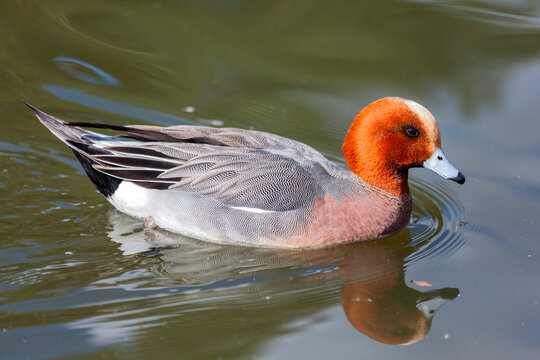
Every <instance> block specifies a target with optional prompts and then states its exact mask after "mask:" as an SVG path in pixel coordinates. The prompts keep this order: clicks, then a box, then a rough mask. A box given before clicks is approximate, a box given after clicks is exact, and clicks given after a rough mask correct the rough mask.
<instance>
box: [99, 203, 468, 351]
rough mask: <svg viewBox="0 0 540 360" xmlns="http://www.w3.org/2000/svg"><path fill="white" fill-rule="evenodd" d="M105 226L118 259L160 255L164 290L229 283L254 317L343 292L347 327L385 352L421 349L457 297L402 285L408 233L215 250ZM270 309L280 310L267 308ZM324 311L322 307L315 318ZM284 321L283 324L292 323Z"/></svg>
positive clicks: (128, 225) (126, 223) (453, 292)
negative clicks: (318, 292)
mask: <svg viewBox="0 0 540 360" xmlns="http://www.w3.org/2000/svg"><path fill="white" fill-rule="evenodd" d="M111 224H112V228H111V230H110V232H109V236H110V238H111V239H112V240H113V241H115V242H118V243H119V244H120V249H121V250H122V251H123V252H124V254H126V255H129V254H131V255H137V256H142V257H144V256H148V255H150V256H151V255H155V254H159V256H160V259H161V261H160V263H159V266H156V267H155V268H153V269H150V271H152V272H154V273H156V274H157V275H159V276H158V277H159V278H161V279H164V278H165V280H163V281H164V284H167V285H169V286H170V285H171V284H176V285H177V286H178V285H181V286H185V285H188V286H196V285H201V284H212V283H215V284H218V283H219V285H218V286H219V288H220V289H223V288H224V287H226V286H227V285H224V284H223V283H224V280H227V281H228V283H230V284H231V285H230V288H228V289H226V291H228V293H229V294H233V295H239V296H236V297H235V296H232V297H231V298H232V299H233V300H231V301H238V302H244V303H242V306H246V304H249V305H248V306H252V307H254V311H257V312H258V313H259V314H258V315H257V316H260V311H261V310H262V309H261V307H265V308H266V309H265V310H267V311H268V313H274V316H275V314H276V313H278V312H279V313H280V314H282V313H286V312H287V311H289V310H290V308H292V307H294V309H297V308H298V306H297V305H298V304H299V303H302V302H303V301H306V299H305V298H302V297H305V296H306V294H310V292H309V291H310V289H317V288H320V287H321V286H326V285H328V284H332V285H335V286H336V287H337V288H338V287H341V289H340V291H341V304H342V307H343V310H344V312H345V314H346V316H347V319H348V320H349V322H350V323H351V324H352V326H353V327H354V328H355V329H357V330H358V331H360V332H362V333H363V334H365V335H366V336H368V337H370V338H371V339H373V340H376V341H378V342H381V343H384V344H394V345H398V344H399V345H407V344H412V343H415V342H418V341H420V340H421V339H423V338H424V337H425V336H426V335H427V333H428V332H429V330H430V328H431V323H432V320H433V317H434V316H435V314H436V312H437V310H438V309H440V307H441V306H442V305H443V304H444V303H446V302H448V301H449V300H452V299H454V298H456V296H458V294H459V291H458V289H455V288H442V289H435V290H430V291H419V290H416V289H414V288H412V287H414V286H416V285H414V284H411V282H410V281H409V282H408V281H406V280H405V265H406V263H407V260H406V259H407V257H409V256H410V255H411V254H413V253H414V252H415V251H416V250H418V247H414V246H407V244H408V243H409V242H410V237H409V234H408V232H407V231H405V232H402V233H400V234H398V235H397V236H393V237H391V238H388V239H382V240H378V241H371V242H366V243H358V244H350V245H345V246H339V247H335V248H329V249H316V250H300V251H291V250H278V249H261V248H250V247H237V246H221V245H217V244H208V243H204V242H200V241H197V240H193V239H189V238H185V237H182V236H179V235H175V234H170V233H167V232H165V231H161V230H158V229H153V230H145V229H143V228H142V225H141V222H140V221H139V220H135V219H132V218H129V217H127V216H125V215H122V214H119V213H116V212H114V213H111ZM220 280H221V281H220ZM419 280H423V279H419ZM239 284H241V285H239ZM341 284H343V285H341ZM158 285H160V284H158ZM409 285H411V286H412V287H410V286H409ZM205 286H208V285H205ZM261 294H268V295H266V296H265V297H266V298H267V299H268V298H270V297H272V298H275V299H279V300H276V301H274V302H271V303H268V302H264V301H261V300H260V299H261ZM201 297H204V295H201ZM333 298H334V299H335V296H334V297H333ZM164 301H166V300H164ZM276 302H277V306H278V307H279V308H280V309H279V310H277V309H274V308H270V307H271V306H276ZM293 305H294V306H293ZM328 305H329V304H328V302H326V303H321V304H320V307H319V308H318V309H316V310H315V311H317V310H322V309H324V308H326V307H328ZM330 305H331V304H330ZM287 306H289V308H287V309H285V307H287ZM255 308H256V310H255ZM274 310H275V312H274ZM291 311H292V310H291ZM312 312H314V311H312ZM269 316H270V315H269ZM279 316H282V315H279ZM283 316H284V317H283V319H282V321H283V322H287V321H289V317H291V315H290V314H288V315H283ZM292 317H294V316H292Z"/></svg>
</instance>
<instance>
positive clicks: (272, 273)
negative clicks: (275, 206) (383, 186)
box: [0, 0, 540, 359]
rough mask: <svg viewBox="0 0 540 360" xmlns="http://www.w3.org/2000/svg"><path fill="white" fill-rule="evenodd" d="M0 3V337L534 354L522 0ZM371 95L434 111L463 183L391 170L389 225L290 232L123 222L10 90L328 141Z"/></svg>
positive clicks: (303, 351) (43, 102) (327, 150)
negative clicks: (177, 230)
mask: <svg viewBox="0 0 540 360" xmlns="http://www.w3.org/2000/svg"><path fill="white" fill-rule="evenodd" d="M0 14H2V15H0V19H1V20H2V21H0V31H1V33H2V34H3V35H2V37H1V41H0V68H1V69H2V72H1V74H0V124H1V125H2V129H1V131H0V165H1V166H0V199H1V204H2V206H1V207H0V347H1V348H2V351H1V353H0V357H1V358H6V359H19V358H20V359H23V358H31V359H36V358H45V359H50V358H74V357H84V358H103V357H106V358H107V357H109V358H111V357H120V358H134V357H135V358H143V359H145V358H156V357H160V358H179V357H180V358H186V359H218V358H221V359H237V358H263V359H283V358H314V359H327V358H340V359H352V358H370V359H388V358H403V359H418V358H422V359H424V358H435V359H454V358H464V359H484V358H493V359H507V358H512V359H533V358H538V357H539V356H540V306H539V304H538V303H539V301H540V282H539V281H538V274H539V273H540V245H539V242H538V233H539V230H540V228H539V225H538V224H539V221H540V218H539V215H540V201H539V200H540V190H539V189H540V178H539V174H540V159H539V157H540V137H539V134H540V121H539V120H540V119H539V114H540V102H539V101H538V97H539V95H538V94H540V81H539V79H540V56H539V52H538V44H539V43H540V17H539V16H540V6H539V4H538V2H536V1H534V0H528V1H527V0H521V1H517V0H516V1H510V0H500V1H494V2H493V1H429V0H425V1H393V0H392V1H391V0H383V1H376V2H375V1H371V2H368V1H365V2H357V3H356V4H352V3H351V2H346V1H343V2H328V1H322V0H319V1H315V0H313V1H259V2H246V1H182V2H169V1H155V2H131V1H122V2H107V1H94V2H92V3H88V2H76V1H48V2H47V3H46V4H45V3H43V2H29V1H17V2H15V1H4V2H1V3H0ZM387 95H397V96H403V97H407V98H411V99H413V100H415V101H418V102H420V103H422V104H424V105H425V106H426V107H428V108H429V109H430V110H431V111H432V112H433V113H434V114H435V116H436V117H437V119H438V121H439V124H440V126H441V131H442V136H443V144H444V147H445V151H446V153H447V154H448V156H449V157H450V159H451V160H452V162H453V163H454V164H455V165H456V166H457V167H459V168H460V170H461V171H462V172H463V173H464V174H465V175H466V176H467V183H466V184H465V185H463V186H459V185H457V184H454V183H450V182H445V181H444V180H443V179H441V178H440V177H437V176H436V175H434V174H431V173H428V172H427V171H426V170H423V169H418V170H414V171H412V174H411V175H412V176H411V177H412V179H411V183H412V189H413V195H414V198H415V205H414V211H413V216H412V219H411V222H410V224H409V226H408V227H407V228H406V229H405V230H403V231H402V232H400V233H399V234H396V235H394V236H392V237H390V238H387V239H384V240H380V241H376V242H369V243H363V244H351V245H346V246H340V247H336V248H330V249H320V250H314V251H305V250H304V251H283V250H272V249H253V248H248V247H235V246H220V245H213V244H207V243H204V242H200V241H198V240H195V239H188V238H184V237H181V236H178V235H174V234H170V233H167V232H163V231H158V232H148V231H144V230H143V229H142V226H141V224H140V222H139V221H137V220H134V219H131V218H129V217H127V216H124V215H122V214H119V213H118V212H116V211H115V210H113V209H112V207H111V206H110V205H109V204H108V203H107V202H106V200H104V199H103V198H102V197H100V195H99V194H98V193H97V192H96V191H95V189H94V188H93V187H92V185H91V183H90V182H89V181H88V180H87V178H86V176H85V175H84V174H83V172H82V169H81V168H80V166H79V165H78V163H77V161H76V160H75V158H74V157H73V155H72V154H71V153H70V151H69V150H68V149H67V148H66V147H65V146H64V145H63V144H62V143H60V142H59V141H58V140H57V139H56V138H54V137H53V136H52V135H51V134H50V133H48V131H47V130H46V129H44V128H43V127H42V126H41V125H40V124H39V123H38V122H37V121H36V119H35V118H34V117H33V115H32V114H31V112H29V111H28V109H27V108H26V107H25V106H24V105H23V104H22V102H21V99H24V100H26V101H28V102H30V103H32V104H34V105H36V106H38V107H40V108H41V109H43V110H44V111H47V112H48V113H51V114H54V115H56V116H58V117H60V118H64V119H69V120H73V121H96V122H98V121H99V122H109V123H113V124H136V123H139V124H157V125H177V124H202V125H211V126H231V127H241V128H247V129H256V130H263V131H269V132H273V133H277V134H280V135H284V136H287V137H290V138H293V139H296V140H299V141H303V142H305V143H307V144H309V145H311V146H313V147H314V148H316V149H318V150H320V151H321V152H322V153H323V154H325V155H326V156H327V157H328V158H330V159H332V160H333V161H336V162H337V163H340V164H343V157H342V154H341V152H340V146H341V142H342V140H343V137H344V135H345V133H346V131H347V128H348V126H349V124H350V122H351V121H352V119H353V118H354V116H355V114H356V113H357V112H358V111H359V110H360V109H361V108H362V107H363V106H365V105H367V104H368V103H370V102H371V101H373V100H375V99H377V98H379V97H382V96H387ZM426 285H432V286H426ZM397 344H402V345H406V346H396V345H397Z"/></svg>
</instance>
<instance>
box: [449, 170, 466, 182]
mask: <svg viewBox="0 0 540 360" xmlns="http://www.w3.org/2000/svg"><path fill="white" fill-rule="evenodd" d="M449 180H452V181H455V182H457V183H458V184H464V183H465V176H463V174H462V173H461V171H460V172H458V174H457V176H456V177H453V178H450V179H449Z"/></svg>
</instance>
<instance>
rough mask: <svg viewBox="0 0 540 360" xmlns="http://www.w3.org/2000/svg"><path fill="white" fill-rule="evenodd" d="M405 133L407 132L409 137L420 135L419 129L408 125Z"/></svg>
mask: <svg viewBox="0 0 540 360" xmlns="http://www.w3.org/2000/svg"><path fill="white" fill-rule="evenodd" d="M405 134H407V136H408V137H417V136H418V135H420V133H419V132H418V130H416V129H415V128H413V127H412V126H409V127H407V129H406V130H405Z"/></svg>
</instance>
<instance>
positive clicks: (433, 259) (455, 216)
mask: <svg viewBox="0 0 540 360" xmlns="http://www.w3.org/2000/svg"><path fill="white" fill-rule="evenodd" d="M411 187H412V192H413V194H414V197H415V204H414V209H413V213H412V216H411V221H410V224H409V226H408V228H409V230H410V238H411V242H410V244H409V246H412V247H414V248H415V249H416V251H415V252H414V253H412V254H411V255H409V256H408V257H407V258H406V259H405V261H406V263H407V265H406V266H407V267H408V266H410V265H412V264H415V266H416V265H420V267H427V266H429V267H433V266H437V265H442V264H447V263H450V262H454V261H457V259H458V258H459V255H460V253H461V252H460V249H461V248H462V246H463V245H464V243H465V242H464V239H463V230H464V228H465V225H466V224H467V221H466V220H467V219H468V217H469V214H468V211H467V209H466V208H465V207H464V205H463V204H462V203H461V202H460V201H458V200H457V197H456V195H455V194H454V193H453V191H452V190H451V189H450V187H449V185H448V184H446V183H445V182H442V181H439V182H428V181H425V180H418V179H414V180H412V181H411Z"/></svg>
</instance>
